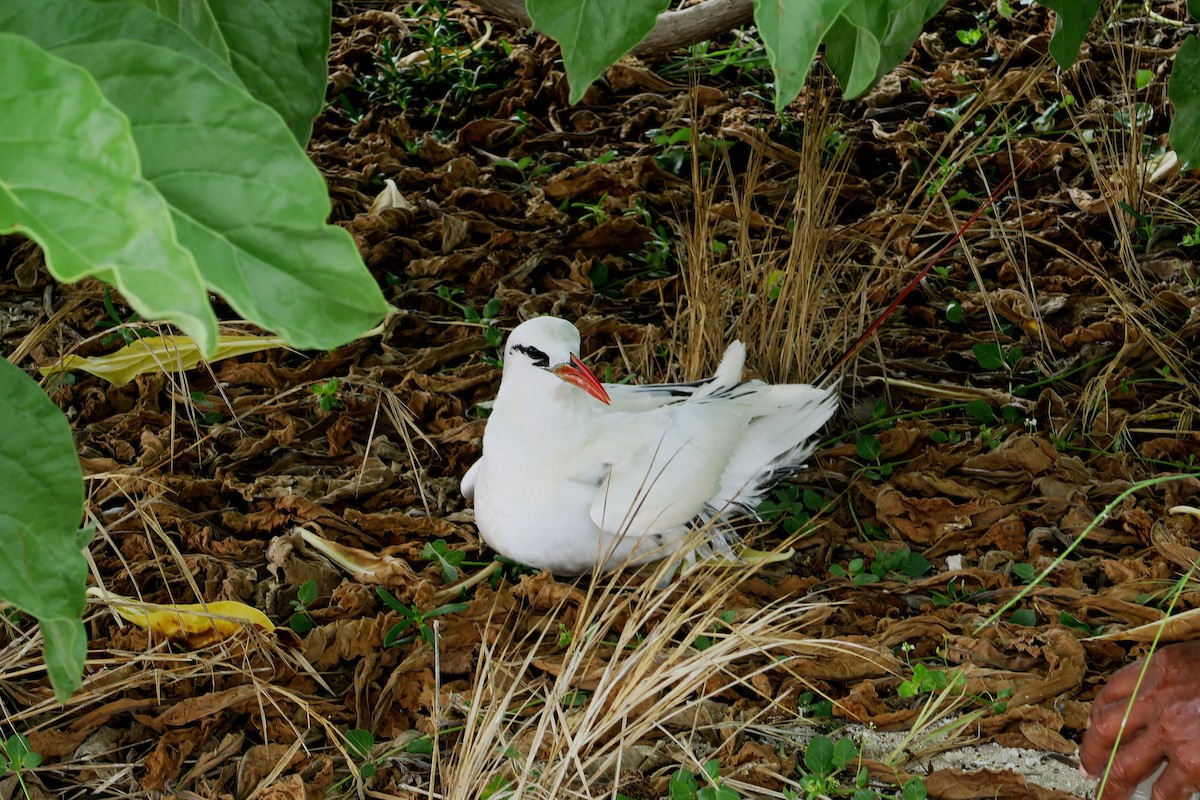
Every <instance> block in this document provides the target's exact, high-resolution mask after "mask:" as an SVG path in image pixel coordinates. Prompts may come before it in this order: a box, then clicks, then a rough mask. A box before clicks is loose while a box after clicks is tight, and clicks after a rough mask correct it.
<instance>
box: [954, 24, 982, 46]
mask: <svg viewBox="0 0 1200 800" xmlns="http://www.w3.org/2000/svg"><path fill="white" fill-rule="evenodd" d="M954 35H955V36H957V37H958V40H959V41H960V42H962V43H963V44H965V45H966V46H967V47H974V46H975V45H977V44H979V42H980V41H981V40H982V39H983V29H982V28H979V27H978V26H976V27H974V28H961V29H959V30H957V31H955V32H954Z"/></svg>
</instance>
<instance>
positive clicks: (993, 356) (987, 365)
mask: <svg viewBox="0 0 1200 800" xmlns="http://www.w3.org/2000/svg"><path fill="white" fill-rule="evenodd" d="M971 352H972V353H974V355H975V360H976V361H978V362H979V366H980V367H982V368H983V369H986V370H988V371H989V372H993V371H995V370H998V369H1004V368H1005V367H1009V368H1011V367H1014V366H1016V364H1017V362H1018V361H1020V360H1021V356H1023V355H1025V354H1024V353H1023V352H1022V351H1021V348H1020V347H1016V346H1013V347H1010V348H1009V349H1008V350H1004V349H1002V348H1001V347H1000V345H998V344H996V343H995V342H978V343H976V344H974V345H972V346H971Z"/></svg>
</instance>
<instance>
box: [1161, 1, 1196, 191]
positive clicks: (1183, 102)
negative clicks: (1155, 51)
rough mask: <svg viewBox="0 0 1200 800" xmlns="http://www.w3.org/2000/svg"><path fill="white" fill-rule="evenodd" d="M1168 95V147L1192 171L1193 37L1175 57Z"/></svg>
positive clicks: (1194, 112)
mask: <svg viewBox="0 0 1200 800" xmlns="http://www.w3.org/2000/svg"><path fill="white" fill-rule="evenodd" d="M1193 15H1195V12H1194V11H1193ZM1167 94H1168V95H1169V96H1170V98H1171V102H1172V103H1173V104H1174V106H1175V116H1174V117H1172V118H1171V146H1172V147H1174V148H1175V151H1176V152H1177V153H1178V154H1179V160H1180V161H1182V162H1183V165H1184V168H1185V169H1190V168H1194V167H1196V166H1197V165H1200V39H1197V38H1196V37H1195V36H1192V37H1189V38H1188V39H1186V40H1184V43H1183V44H1182V45H1180V47H1179V52H1178V53H1176V54H1175V66H1174V67H1173V68H1172V70H1171V81H1170V83H1169V84H1168V85H1167Z"/></svg>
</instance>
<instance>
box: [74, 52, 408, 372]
mask: <svg viewBox="0 0 1200 800" xmlns="http://www.w3.org/2000/svg"><path fill="white" fill-rule="evenodd" d="M63 55H64V56H66V57H67V58H70V59H72V60H75V61H77V62H78V63H80V64H82V65H84V66H85V67H87V68H88V69H90V70H91V72H92V73H93V74H94V75H95V76H96V79H97V80H98V81H99V83H100V86H101V88H102V89H103V90H104V93H105V95H106V96H107V97H108V98H109V99H111V100H112V101H113V102H114V103H115V104H116V105H117V106H118V107H119V108H121V109H122V110H124V111H125V113H126V114H128V115H129V117H130V120H131V121H132V122H133V135H134V139H135V140H136V141H137V146H138V152H139V154H140V155H141V157H142V172H143V174H144V175H145V176H146V178H147V179H149V180H150V181H151V182H152V183H154V185H155V186H156V187H157V188H158V190H159V191H160V192H161V193H162V195H163V196H164V197H165V198H166V199H167V202H168V203H170V204H171V208H172V210H173V212H174V217H175V226H176V228H177V229H178V231H179V240H180V242H182V243H183V244H184V245H185V246H186V247H187V248H188V249H190V250H191V251H192V253H193V254H194V255H195V257H196V263H197V264H198V265H199V267H200V273H201V275H203V276H204V279H205V281H206V282H207V283H208V285H209V286H210V287H212V288H213V289H215V290H216V291H218V292H220V293H221V294H222V295H223V296H224V297H225V298H226V299H227V300H228V301H229V304H230V305H232V306H233V307H234V308H235V309H236V310H237V311H238V313H239V314H241V315H243V316H244V317H246V318H247V319H250V320H252V321H254V322H255V323H257V324H259V325H261V326H263V327H264V328H266V329H268V330H270V331H274V332H276V333H278V334H279V335H280V336H282V337H283V338H284V339H286V340H288V342H290V343H291V344H293V345H294V346H296V347H301V348H320V349H329V348H332V347H336V346H338V345H341V344H344V343H345V342H347V341H349V340H351V339H353V338H355V337H357V336H360V335H362V333H363V332H365V331H367V330H369V329H370V328H371V327H373V326H374V325H375V324H376V323H378V322H379V320H380V319H381V318H382V317H383V315H384V314H385V313H386V312H387V304H386V303H385V302H384V299H383V294H382V292H380V290H379V287H378V286H377V285H376V283H375V281H374V280H373V279H372V278H371V275H370V273H368V272H367V270H366V268H365V267H364V266H363V263H362V260H361V259H360V257H359V255H358V250H357V248H356V247H355V245H354V240H353V238H352V237H351V236H350V234H349V233H347V232H346V231H345V230H343V229H341V228H338V227H335V226H332V225H326V224H325V220H326V218H327V217H328V216H329V212H330V207H329V195H328V194H327V189H326V187H325V182H324V180H323V179H322V178H321V175H320V173H319V172H318V171H317V169H316V167H314V166H313V164H312V162H310V161H309V160H308V157H307V156H306V155H305V154H304V151H303V150H302V149H301V148H300V146H299V145H298V144H297V143H296V140H295V139H294V138H292V136H291V134H290V132H289V131H288V129H287V128H286V127H285V126H284V125H283V124H282V122H281V121H280V119H279V116H278V115H277V114H276V113H275V112H274V111H272V110H271V109H269V108H267V107H266V106H264V105H262V104H261V103H259V102H257V101H255V100H254V99H253V98H251V97H249V96H248V95H247V94H246V93H245V92H244V91H242V90H241V89H239V88H237V87H235V86H233V85H231V84H228V83H225V82H224V81H221V80H219V79H217V78H216V77H215V76H214V75H213V74H212V73H211V72H210V71H208V70H207V69H205V68H204V67H202V66H200V65H199V64H197V63H196V62H195V61H193V60H192V59H189V58H187V57H185V56H181V55H179V54H178V53H174V52H172V51H169V50H164V49H162V48H158V47H153V46H148V45H143V44H141V43H131V42H122V43H119V44H118V43H97V44H94V45H87V46H76V47H70V48H67V49H65V50H64V51H63Z"/></svg>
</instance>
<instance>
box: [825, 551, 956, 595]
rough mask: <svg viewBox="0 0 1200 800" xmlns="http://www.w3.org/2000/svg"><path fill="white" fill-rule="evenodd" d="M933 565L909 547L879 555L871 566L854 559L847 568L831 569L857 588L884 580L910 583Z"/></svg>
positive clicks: (838, 566)
mask: <svg viewBox="0 0 1200 800" xmlns="http://www.w3.org/2000/svg"><path fill="white" fill-rule="evenodd" d="M931 569H933V565H932V564H930V563H929V561H928V560H927V559H926V558H925V556H923V555H921V554H920V553H914V552H912V551H911V550H909V549H908V548H907V547H901V548H899V549H898V550H892V551H891V552H888V553H877V554H876V556H875V560H874V561H872V562H871V564H870V565H868V564H867V563H866V559H863V558H853V559H851V560H850V563H849V564H847V565H846V566H845V567H843V566H841V565H839V564H834V565H833V566H831V567H830V568H829V571H830V573H832V574H833V575H836V576H837V577H839V578H848V579H849V580H850V582H851V583H853V584H854V585H855V586H866V585H868V584H872V583H878V582H879V581H882V580H888V579H889V578H890V579H893V580H901V581H908V580H909V579H911V578H918V577H920V576H921V575H924V574H925V573H926V572H928V571H929V570H931Z"/></svg>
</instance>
